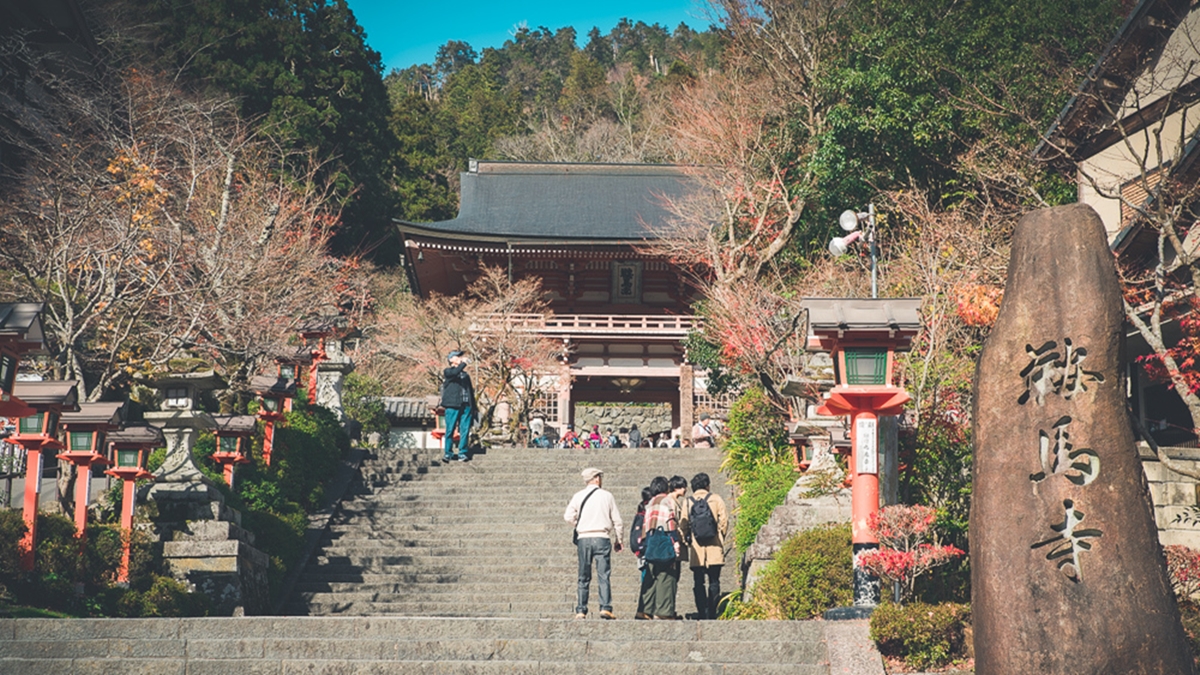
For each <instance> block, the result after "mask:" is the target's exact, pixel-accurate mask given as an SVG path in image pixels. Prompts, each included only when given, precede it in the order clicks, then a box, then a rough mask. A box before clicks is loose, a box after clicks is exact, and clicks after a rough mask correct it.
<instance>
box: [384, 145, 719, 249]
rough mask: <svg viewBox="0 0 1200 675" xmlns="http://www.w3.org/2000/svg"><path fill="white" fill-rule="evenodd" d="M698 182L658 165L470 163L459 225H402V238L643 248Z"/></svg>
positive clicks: (448, 222)
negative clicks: (671, 204)
mask: <svg viewBox="0 0 1200 675" xmlns="http://www.w3.org/2000/svg"><path fill="white" fill-rule="evenodd" d="M699 188H700V185H699V182H698V181H697V180H696V179H695V178H694V177H692V176H690V175H689V174H688V173H687V172H685V170H684V169H683V168H682V167H678V166H672V165H659V164H552V163H532V162H485V161H477V160H472V162H471V170H470V171H467V172H466V173H463V174H462V190H461V195H460V198H459V212H458V217H457V218H455V219H453V220H443V221H439V222H435V223H408V222H403V221H401V222H400V229H401V230H403V231H406V232H413V233H424V234H441V235H444V236H450V237H458V238H469V239H490V240H493V241H496V240H508V241H522V240H531V241H547V240H549V241H564V240H567V241H570V240H574V241H626V242H627V241H643V240H645V239H655V238H660V237H661V236H662V233H663V230H664V228H667V227H669V223H670V219H671V214H670V213H669V212H668V211H667V209H666V208H665V203H664V200H665V199H672V200H682V199H684V198H686V197H687V196H688V195H690V194H693V193H695V192H697V191H698V190H699Z"/></svg>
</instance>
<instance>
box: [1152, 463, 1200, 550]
mask: <svg viewBox="0 0 1200 675" xmlns="http://www.w3.org/2000/svg"><path fill="white" fill-rule="evenodd" d="M1163 449H1164V450H1165V451H1166V452H1167V455H1168V456H1169V457H1170V458H1171V459H1173V460H1175V461H1177V462H1179V463H1180V464H1182V465H1183V466H1185V467H1187V468H1189V469H1194V470H1200V449H1198V448H1163ZM1138 453H1139V454H1140V455H1141V458H1142V469H1143V470H1144V471H1145V473H1146V481H1147V482H1148V483H1149V485H1150V499H1151V500H1152V501H1153V502H1154V522H1155V523H1156V524H1157V525H1158V540H1159V541H1160V542H1162V544H1163V546H1169V545H1171V544H1182V545H1184V546H1189V547H1191V548H1194V549H1200V524H1196V523H1192V524H1187V523H1184V522H1177V521H1176V518H1180V517H1181V516H1182V517H1188V516H1191V517H1192V518H1198V517H1200V511H1198V510H1196V509H1195V507H1196V506H1197V497H1198V496H1200V495H1198V489H1200V485H1198V484H1197V483H1196V481H1195V480H1194V479H1192V478H1188V477H1187V476H1182V475H1180V474H1177V473H1175V472H1174V471H1171V470H1170V469H1168V468H1167V467H1166V466H1164V465H1163V464H1162V463H1161V462H1159V461H1158V459H1157V458H1155V456H1154V453H1153V452H1152V451H1151V450H1150V448H1149V447H1147V446H1146V445H1144V444H1141V443H1139V444H1138Z"/></svg>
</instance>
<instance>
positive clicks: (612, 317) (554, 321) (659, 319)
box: [485, 314, 703, 335]
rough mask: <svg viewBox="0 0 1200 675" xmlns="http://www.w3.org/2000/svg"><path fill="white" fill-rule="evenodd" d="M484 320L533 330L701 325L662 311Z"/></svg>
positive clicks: (682, 329)
mask: <svg viewBox="0 0 1200 675" xmlns="http://www.w3.org/2000/svg"><path fill="white" fill-rule="evenodd" d="M485 321H486V323H488V324H491V325H497V324H500V323H502V322H506V323H508V324H509V325H510V326H516V327H519V328H526V329H529V330H532V331H534V332H537V333H554V334H558V333H563V332H566V331H571V332H584V333H656V334H662V333H668V334H676V333H678V334H680V335H686V334H687V333H688V332H690V331H693V330H696V329H698V328H700V326H701V325H703V320H702V319H701V318H700V317H698V316H684V315H663V314H657V315H656V314H551V315H549V316H547V315H544V314H508V315H503V314H493V315H491V316H489V317H488V318H487V319H486V320H485Z"/></svg>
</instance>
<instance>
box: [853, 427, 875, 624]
mask: <svg viewBox="0 0 1200 675" xmlns="http://www.w3.org/2000/svg"><path fill="white" fill-rule="evenodd" d="M850 443H851V448H852V453H851V455H850V472H851V473H850V476H851V487H850V495H851V496H850V518H851V542H852V543H853V550H854V604H855V606H858V607H874V606H875V605H877V604H879V599H880V589H879V579H878V578H877V577H875V576H874V575H872V574H871V573H870V572H867V571H866V570H865V569H863V568H862V565H861V564H860V562H859V560H860V556H862V555H863V554H864V553H869V552H871V551H875V550H878V549H879V539H877V538H876V537H875V535H873V534H872V533H871V528H870V526H869V523H870V519H871V514H873V513H875V512H876V511H878V510H879V417H878V416H877V415H876V414H875V413H874V412H872V411H869V410H855V411H854V412H853V413H851V414H850Z"/></svg>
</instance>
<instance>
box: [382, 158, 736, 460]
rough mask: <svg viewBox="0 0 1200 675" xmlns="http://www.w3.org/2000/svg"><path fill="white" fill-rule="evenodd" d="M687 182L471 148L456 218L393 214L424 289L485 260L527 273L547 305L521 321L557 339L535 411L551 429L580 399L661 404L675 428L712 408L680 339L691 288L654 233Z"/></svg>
mask: <svg viewBox="0 0 1200 675" xmlns="http://www.w3.org/2000/svg"><path fill="white" fill-rule="evenodd" d="M700 189H701V188H700V185H699V183H698V182H697V181H696V180H695V179H694V178H693V177H692V176H691V175H689V174H688V173H687V172H686V171H684V170H683V169H682V168H681V167H677V166H668V165H641V164H558V163H534V162H499V161H483V160H471V162H470V167H469V169H468V170H467V171H466V172H465V173H463V174H462V188H461V196H460V201H459V213H458V217H456V218H454V219H453V220H445V221H440V222H433V223H412V222H398V227H399V228H400V231H401V233H402V235H403V237H404V240H405V242H404V243H405V247H404V264H405V267H406V269H407V271H408V279H409V283H410V284H411V287H412V289H413V292H414V293H416V294H417V295H419V296H421V297H429V295H430V294H432V293H438V294H442V295H458V294H461V293H463V292H464V291H465V290H466V289H467V287H468V286H469V285H470V283H471V282H472V281H474V280H475V279H476V278H477V277H478V275H479V270H480V269H481V267H482V266H485V265H486V266H489V267H499V268H501V269H506V270H508V273H509V276H510V278H511V279H512V280H513V281H518V280H520V279H522V278H527V277H531V276H536V277H539V278H540V279H541V280H542V287H543V288H544V289H545V290H546V291H547V294H548V299H549V301H550V307H551V310H552V314H550V315H547V316H539V317H531V323H530V325H531V329H532V330H536V331H537V332H539V333H540V334H542V335H544V336H546V337H549V338H552V339H554V340H561V341H562V345H563V359H562V360H563V362H562V370H561V372H559V373H557V377H558V379H557V382H558V384H557V395H555V396H552V397H548V398H546V399H545V400H543V401H542V402H541V403H540V404H539V406H538V408H537V409H536V411H535V412H536V414H537V415H538V416H540V417H542V418H543V419H544V420H545V421H546V423H547V424H549V425H553V426H555V427H557V428H558V429H561V428H562V425H565V424H567V423H570V422H574V421H575V413H576V404H577V403H580V402H598V403H610V402H611V403H665V404H670V406H671V418H672V419H671V422H672V425H673V427H675V428H680V430H681V433H682V434H683V435H684V438H687V437H688V436H689V435H690V430H691V426H692V424H693V423H694V417H695V415H697V414H698V412H699V411H698V410H697V406H699V407H700V408H701V409H704V410H715V411H718V412H719V407H720V406H719V405H716V404H715V402H711V401H708V400H707V397H706V395H705V393H704V389H703V387H702V386H697V380H696V373H694V371H693V367H692V365H691V364H689V363H688V360H687V354H686V353H685V350H684V345H683V341H684V339H685V338H686V337H687V335H688V333H689V332H690V331H691V330H693V329H694V328H695V327H696V326H697V319H696V317H694V316H693V315H692V304H693V302H694V301H695V300H696V299H697V291H696V289H695V287H694V286H693V284H692V283H690V281H689V276H688V275H687V274H686V273H684V271H683V270H681V269H680V268H679V267H678V266H676V265H674V264H672V262H671V260H670V259H669V258H668V257H667V256H666V255H665V254H664V253H663V252H662V251H661V250H657V249H656V248H655V246H654V243H655V242H656V241H662V240H664V239H666V238H668V237H669V236H670V233H671V232H672V230H673V228H672V225H671V217H672V216H671V213H670V211H669V209H668V208H667V205H668V204H669V203H679V202H680V201H681V200H684V199H687V198H688V197H689V195H692V194H695V193H696V192H697V191H699V190H700ZM702 383H703V382H702V381H701V382H700V384H702ZM697 396H699V400H697Z"/></svg>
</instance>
